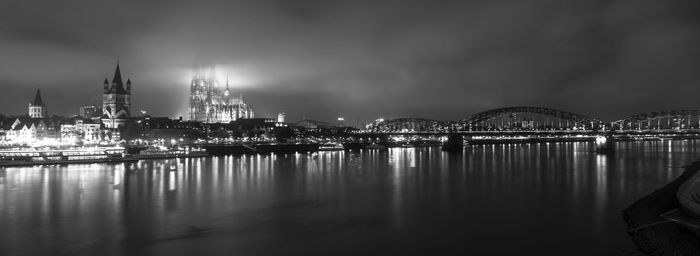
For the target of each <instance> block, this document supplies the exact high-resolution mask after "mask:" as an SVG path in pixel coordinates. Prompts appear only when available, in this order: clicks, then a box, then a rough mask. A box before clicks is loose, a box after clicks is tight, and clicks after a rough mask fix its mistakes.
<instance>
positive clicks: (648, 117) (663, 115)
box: [610, 110, 700, 131]
mask: <svg viewBox="0 0 700 256" xmlns="http://www.w3.org/2000/svg"><path fill="white" fill-rule="evenodd" d="M610 128H611V129H613V130H623V131H629V130H637V131H649V130H690V129H700V110H668V111H657V112H648V113H643V114H638V115H634V116H630V117H628V118H625V119H620V120H617V121H614V122H611V123H610Z"/></svg>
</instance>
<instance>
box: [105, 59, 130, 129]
mask: <svg viewBox="0 0 700 256" xmlns="http://www.w3.org/2000/svg"><path fill="white" fill-rule="evenodd" d="M103 90H104V92H103V94H102V123H104V124H105V126H106V127H107V128H110V129H116V128H119V127H121V126H124V125H126V121H127V119H128V118H129V116H131V79H127V80H126V87H124V83H123V82H122V74H121V71H120V70H119V62H117V69H116V71H114V78H112V84H111V85H110V84H109V83H108V82H107V78H105V80H104V83H103Z"/></svg>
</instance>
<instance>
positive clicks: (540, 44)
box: [0, 0, 700, 122]
mask: <svg viewBox="0 0 700 256" xmlns="http://www.w3.org/2000/svg"><path fill="white" fill-rule="evenodd" d="M698 13H700V2H697V1H679V0H668V1H655V0H621V1H607V0H590V1H561V0H540V1H513V0H509V1H466V0H461V1H411V0H407V1H406V0H383V1H330V0H298V1H283V0H279V1H272V0H270V1H268V0H256V1H224V0H221V1H111V0H91V1H75V0H66V1H49V0H46V1H36V0H9V1H4V2H3V8H1V9H0V56H2V57H1V58H0V90H1V92H2V94H0V113H4V114H16V113H24V112H25V111H26V104H27V102H28V101H29V100H31V99H32V97H33V93H34V91H35V88H36V87H40V88H41V89H42V93H43V95H44V100H45V101H46V103H47V104H48V105H49V111H50V112H51V113H56V114H60V115H71V114H76V113H77V111H78V107H79V106H80V105H83V104H98V105H99V103H100V100H101V88H102V81H103V79H104V78H105V77H109V79H111V77H112V75H113V72H114V66H115V63H116V59H117V57H119V59H120V63H121V68H122V74H123V75H124V76H125V79H126V78H130V79H131V80H132V82H133V83H134V86H133V88H134V96H133V98H134V107H133V111H134V112H137V111H138V110H140V109H144V110H148V112H149V113H151V114H152V115H158V116H170V117H177V116H179V115H182V116H186V111H187V104H188V100H187V97H188V93H189V83H190V79H191V75H192V74H193V69H194V67H195V66H197V65H216V67H217V76H218V80H219V81H220V82H222V83H225V80H226V75H228V76H229V82H230V84H231V87H232V90H233V91H232V93H233V94H234V95H238V94H243V96H244V98H245V100H246V101H247V102H248V103H249V104H250V105H252V106H253V107H254V109H255V110H256V115H258V116H268V117H274V116H275V115H276V113H277V112H281V111H284V112H286V113H287V117H288V118H287V119H288V120H292V121H295V120H299V119H300V118H302V117H306V118H312V119H319V120H327V121H328V120H335V119H336V118H337V117H338V116H343V117H345V119H346V120H347V121H348V122H355V121H356V120H357V121H360V122H365V121H369V120H374V119H375V118H377V117H380V116H381V117H385V118H398V117H424V118H433V119H443V120H455V119H460V118H463V117H465V116H468V115H470V114H474V113H476V112H479V111H484V110H488V109H491V108H497V107H504V106H513V105H539V106H547V107H551V108H558V109H563V110H568V111H572V112H578V113H581V114H585V115H590V116H596V117H600V118H602V119H603V120H613V119H617V118H623V117H625V116H629V115H633V114H636V113H639V112H647V111H654V110H661V109H698V108H700V103H698V101H697V97H696V95H700V86H699V85H700V72H697V67H698V66H700V47H697V46H698V45H700V32H699V31H700V17H699V16H698Z"/></svg>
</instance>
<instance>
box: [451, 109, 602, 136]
mask: <svg viewBox="0 0 700 256" xmlns="http://www.w3.org/2000/svg"><path fill="white" fill-rule="evenodd" d="M601 128H603V122H601V121H600V120H598V119H596V118H592V117H588V116H585V115H580V114H576V113H572V112H567V111H562V110H557V109H551V108H543V107H529V106H519V107H506V108H498V109H492V110H487V111H484V112H481V113H477V114H474V115H472V116H470V117H467V118H465V119H463V120H462V122H461V130H463V131H553V130H597V129H601Z"/></svg>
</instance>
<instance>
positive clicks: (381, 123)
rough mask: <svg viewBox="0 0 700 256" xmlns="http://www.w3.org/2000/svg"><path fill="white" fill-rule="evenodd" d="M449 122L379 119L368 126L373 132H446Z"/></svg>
mask: <svg viewBox="0 0 700 256" xmlns="http://www.w3.org/2000/svg"><path fill="white" fill-rule="evenodd" d="M447 124H448V123H447V122H443V121H438V120H432V119H423V118H397V119H389V120H378V121H376V122H374V123H372V124H370V125H368V126H367V131H368V132H373V133H415V132H446V131H447V129H448V128H447V127H448V125H447Z"/></svg>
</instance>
